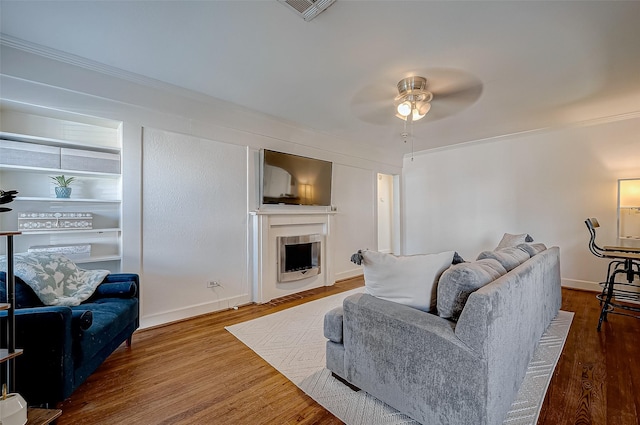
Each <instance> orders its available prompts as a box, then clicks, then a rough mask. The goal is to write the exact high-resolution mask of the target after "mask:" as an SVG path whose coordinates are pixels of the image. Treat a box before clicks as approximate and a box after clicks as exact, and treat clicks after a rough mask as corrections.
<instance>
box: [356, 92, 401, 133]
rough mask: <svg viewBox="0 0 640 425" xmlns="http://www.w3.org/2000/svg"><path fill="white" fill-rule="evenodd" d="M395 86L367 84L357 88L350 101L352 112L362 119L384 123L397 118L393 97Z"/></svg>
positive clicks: (379, 123)
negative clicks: (359, 88)
mask: <svg viewBox="0 0 640 425" xmlns="http://www.w3.org/2000/svg"><path fill="white" fill-rule="evenodd" d="M396 94H397V92H396V90H395V87H393V86H391V87H385V86H380V85H369V86H366V87H364V88H362V89H361V90H359V91H358V92H357V93H356V94H355V95H354V96H353V99H352V101H351V110H352V111H353V114H354V115H355V116H356V117H357V118H359V119H360V120H362V121H365V122H368V123H371V124H378V125H386V124H389V123H393V122H394V120H397V118H396V117H395V112H396V111H395V106H394V104H393V99H394V98H395V96H396Z"/></svg>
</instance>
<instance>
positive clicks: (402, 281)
mask: <svg viewBox="0 0 640 425" xmlns="http://www.w3.org/2000/svg"><path fill="white" fill-rule="evenodd" d="M453 254H454V251H446V252H441V253H438V254H418V255H406V256H396V255H392V254H385V253H382V252H377V251H368V250H367V251H362V258H363V261H362V263H363V264H364V285H365V292H366V293H368V294H370V295H373V296H374V297H378V298H381V299H384V300H388V301H393V302H396V303H400V304H405V305H408V306H410V307H414V308H417V309H419V310H423V311H430V310H431V309H432V308H433V307H435V301H436V286H437V285H436V284H437V282H438V279H439V277H440V275H441V274H442V272H443V271H445V270H446V269H447V268H448V267H450V266H451V262H452V261H453Z"/></svg>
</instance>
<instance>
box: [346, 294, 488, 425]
mask: <svg viewBox="0 0 640 425" xmlns="http://www.w3.org/2000/svg"><path fill="white" fill-rule="evenodd" d="M343 306H344V345H345V374H346V376H345V378H346V379H347V380H348V381H349V382H350V383H352V384H353V385H355V386H357V387H359V388H361V389H363V390H364V391H366V392H368V393H369V394H371V395H373V396H374V397H376V398H378V399H381V400H384V401H385V402H386V403H387V404H389V405H390V406H392V407H394V408H396V409H397V410H400V411H402V412H405V413H408V414H409V415H410V416H412V417H414V418H431V419H432V420H431V421H430V423H431V422H432V423H437V422H440V421H441V419H442V418H448V419H450V420H451V423H473V424H483V423H485V422H484V420H483V418H482V417H481V416H480V415H479V414H478V412H483V411H484V409H483V407H484V400H485V399H486V362H485V361H484V360H483V359H482V358H481V356H480V355H479V354H478V353H476V352H474V351H472V350H471V349H470V348H469V347H468V346H467V345H465V344H464V343H463V342H462V341H460V339H459V338H458V337H457V336H456V335H455V323H453V322H451V321H448V320H446V319H443V318H441V317H438V316H436V315H433V314H430V313H426V312H423V311H420V310H417V309H415V308H411V307H408V306H405V305H402V304H398V303H394V302H391V301H386V300H382V299H379V298H375V297H373V296H371V295H368V294H356V295H351V296H349V297H347V298H346V299H345V300H344V304H343ZM463 404H464V406H463Z"/></svg>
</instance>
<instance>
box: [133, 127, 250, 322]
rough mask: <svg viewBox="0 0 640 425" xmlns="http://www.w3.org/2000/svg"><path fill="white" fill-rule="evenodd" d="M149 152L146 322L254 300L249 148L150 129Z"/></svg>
mask: <svg viewBox="0 0 640 425" xmlns="http://www.w3.org/2000/svg"><path fill="white" fill-rule="evenodd" d="M142 147H143V149H142V152H143V154H142V170H143V172H142V181H143V183H144V184H143V193H142V246H143V247H144V250H143V256H142V271H143V273H144V277H145V281H146V286H145V303H144V305H143V309H144V311H143V315H144V316H145V318H146V320H147V322H149V323H154V324H155V323H157V322H159V323H162V322H164V321H166V320H171V319H172V318H173V319H179V318H181V317H184V316H185V315H186V314H194V313H197V312H200V313H206V312H208V311H212V310H219V309H224V308H229V307H233V306H235V305H239V304H246V303H248V302H250V300H251V293H250V289H249V284H248V279H247V261H248V255H247V228H248V223H247V220H248V217H247V190H246V188H247V181H246V179H247V172H246V164H247V150H246V148H243V147H242V146H237V145H231V144H228V143H220V142H214V141H210V140H204V139H199V138H195V137H191V136H185V135H181V134H176V133H170V132H166V131H160V130H155V129H151V128H145V129H144V137H143V143H142ZM208 281H218V282H220V284H221V285H222V286H220V287H216V288H207V282H208ZM185 310H188V311H185Z"/></svg>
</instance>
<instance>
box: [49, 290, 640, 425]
mask: <svg viewBox="0 0 640 425" xmlns="http://www.w3.org/2000/svg"><path fill="white" fill-rule="evenodd" d="M362 284H363V281H362V279H361V278H356V279H352V280H348V281H343V282H338V283H337V284H336V285H335V286H333V287H327V288H319V289H317V290H312V291H308V292H306V293H304V294H302V295H301V296H293V297H291V299H290V300H279V302H275V303H273V304H265V305H260V306H255V305H252V306H246V307H241V308H240V309H239V310H229V311H224V312H219V313H214V314H210V315H205V316H201V317H197V318H193V319H190V320H186V321H183V322H179V323H174V324H171V325H167V326H163V327H159V328H155V329H148V330H143V331H138V332H136V333H135V334H134V337H133V345H132V347H131V348H130V349H129V348H126V347H125V346H124V345H123V346H122V347H120V348H119V349H118V350H116V352H115V353H114V354H113V355H111V357H109V359H107V361H106V362H105V363H104V364H103V365H102V366H101V367H100V368H99V369H98V370H97V371H96V372H95V373H94V374H93V375H91V376H90V377H89V379H88V380H87V382H85V383H84V384H83V385H82V386H81V387H80V388H79V389H78V390H77V391H76V392H75V393H74V394H73V395H72V396H71V398H70V399H68V400H66V401H65V402H64V403H60V404H59V405H58V407H59V408H61V409H62V410H63V414H62V416H61V417H60V418H59V419H58V421H57V423H58V425H68V424H91V425H100V424H116V423H117V424H120V423H121V424H137V425H151V424H154V425H155V424H189V425H194V424H203V425H204V424H240V425H241V424H252V425H253V424H341V423H342V422H341V421H340V420H338V419H336V418H335V417H334V416H333V415H331V414H330V413H329V412H327V411H326V410H325V409H324V408H322V407H321V406H319V405H318V404H317V403H315V402H314V401H313V400H312V399H311V398H309V397H308V396H306V395H305V394H304V393H303V392H302V391H300V390H299V389H298V388H297V387H296V386H295V385H294V384H292V383H291V382H289V381H288V380H287V379H286V378H284V377H283V376H282V375H280V374H279V373H278V372H277V371H276V370H275V369H273V368H272V367H271V366H270V365H268V364H267V363H266V362H265V361H264V360H262V359H261V358H260V357H258V356H257V355H256V354H255V353H254V352H253V351H251V350H250V349H248V348H247V347H246V346H245V345H244V344H242V343H241V342H239V341H238V340H237V339H236V338H235V337H233V336H232V335H231V334H230V333H229V332H227V331H226V330H225V329H224V327H225V326H227V325H231V324H234V323H239V322H243V321H246V320H250V319H253V318H256V317H259V316H262V315H265V314H269V313H273V312H276V311H279V310H282V309H285V308H289V307H292V306H294V305H299V304H302V303H305V302H308V301H312V300H314V299H318V298H322V297H324V296H327V295H331V294H335V293H338V292H342V291H346V290H349V289H352V288H355V287H358V286H362ZM562 309H563V310H566V311H574V312H575V317H574V320H573V324H572V326H571V330H570V333H569V336H568V339H567V343H566V345H565V348H564V351H563V354H562V357H561V359H560V362H559V364H558V367H557V368H556V371H555V374H554V377H553V379H552V381H551V384H550V387H549V390H548V392H547V397H546V399H545V403H544V407H543V409H542V412H541V416H540V420H539V422H538V424H544V425H560V424H576V425H577V424H580V425H582V424H585V425H586V424H602V425H607V424H610V425H614V424H615V425H626V424H638V419H637V416H638V414H639V413H640V412H639V409H640V367H639V366H638V364H639V363H640V362H638V360H637V359H638V357H637V352H636V351H635V350H636V348H637V343H636V342H637V339H636V338H637V337H638V335H640V321H639V320H636V319H632V318H628V317H621V316H610V319H609V322H608V323H605V324H604V325H603V329H602V331H601V332H600V333H598V332H597V331H596V325H597V319H598V302H597V300H596V299H595V295H594V294H593V293H590V292H581V291H574V290H566V289H563V304H562Z"/></svg>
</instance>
